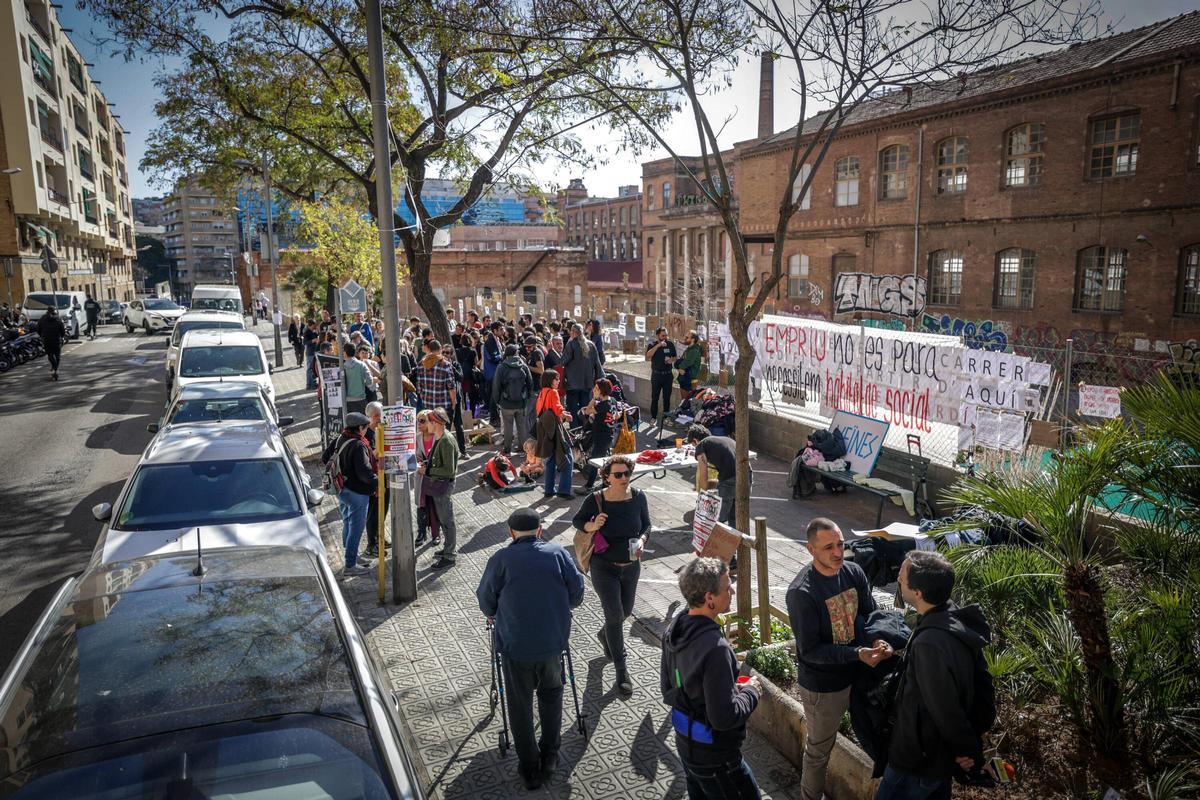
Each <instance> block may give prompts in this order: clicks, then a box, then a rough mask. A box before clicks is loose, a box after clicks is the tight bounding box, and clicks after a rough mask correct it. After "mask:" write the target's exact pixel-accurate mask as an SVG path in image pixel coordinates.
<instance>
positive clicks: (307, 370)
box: [304, 351, 317, 389]
mask: <svg viewBox="0 0 1200 800" xmlns="http://www.w3.org/2000/svg"><path fill="white" fill-rule="evenodd" d="M316 360H317V354H316V352H315V351H314V352H312V353H307V352H306V353H305V354H304V374H305V375H306V376H307V377H306V378H305V380H304V386H305V388H306V389H315V388H317V375H316V373H315V372H313V362H314V361H316Z"/></svg>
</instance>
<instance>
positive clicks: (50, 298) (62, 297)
mask: <svg viewBox="0 0 1200 800" xmlns="http://www.w3.org/2000/svg"><path fill="white" fill-rule="evenodd" d="M55 300H57V301H58V307H59V308H70V307H71V295H69V294H58V295H55V294H50V293H48V292H45V293H37V292H35V293H33V294H27V295H25V307H26V308H31V309H34V310H35V311H40V310H42V309H46V308H49V307H50V306H52V305H54V301H55Z"/></svg>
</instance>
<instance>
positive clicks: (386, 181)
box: [366, 0, 420, 603]
mask: <svg viewBox="0 0 1200 800" xmlns="http://www.w3.org/2000/svg"><path fill="white" fill-rule="evenodd" d="M379 5H380V0H367V2H366V13H367V54H368V57H369V59H370V70H371V128H372V134H373V137H374V140H375V207H376V208H377V209H379V211H378V214H377V220H376V221H377V224H378V226H379V256H380V268H381V271H382V273H383V276H382V277H383V335H384V342H385V350H384V351H385V352H386V354H387V356H388V358H387V363H386V365H385V367H386V369H387V388H388V394H389V395H390V397H388V402H389V403H391V404H393V405H400V403H402V402H403V401H404V389H403V387H404V375H403V373H402V372H401V369H400V358H399V354H400V314H399V309H398V305H399V302H398V293H397V288H398V285H399V284H398V281H397V277H396V230H395V221H394V219H395V211H394V209H395V207H396V206H395V203H393V201H392V158H391V139H390V136H389V129H388V115H387V114H388V112H387V108H388V106H387V80H386V76H385V73H384V60H383V17H382V14H381V12H380V7H379ZM417 233H418V235H420V231H418V232H417ZM398 477H399V478H400V481H399V486H398V487H397V488H398V489H399V491H398V492H396V495H397V497H396V502H395V503H393V504H392V601H393V602H396V603H400V602H405V601H410V600H415V599H416V597H417V554H416V550H415V549H414V547H413V532H412V520H411V514H410V511H411V503H412V498H411V496H410V493H411V492H410V487H411V485H412V481H410V480H409V476H408V475H407V474H405V475H401V476H398Z"/></svg>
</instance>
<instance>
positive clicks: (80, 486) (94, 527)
mask: <svg viewBox="0 0 1200 800" xmlns="http://www.w3.org/2000/svg"><path fill="white" fill-rule="evenodd" d="M166 345H167V339H166V337H165V336H163V335H157V336H153V337H147V336H146V335H145V334H142V333H136V334H132V335H130V334H126V333H125V332H124V330H123V329H122V328H120V326H117V325H105V326H103V327H102V328H101V331H100V336H99V337H98V338H97V339H96V341H94V342H89V341H86V340H85V341H83V342H81V343H75V344H68V345H67V346H66V347H65V349H64V351H63V358H62V366H61V367H60V370H59V381H58V382H57V383H52V382H51V381H50V380H49V368H48V366H47V363H46V360H45V359H44V358H42V359H38V360H36V361H31V362H29V363H28V364H24V365H22V366H19V367H16V368H15V369H12V370H10V371H8V372H7V373H4V374H3V375H0V459H2V461H0V671H2V670H3V669H5V668H7V666H8V664H9V662H10V661H11V660H12V658H13V656H14V655H16V652H17V650H19V649H20V647H21V644H22V642H24V640H25V637H26V635H27V634H28V633H29V630H30V628H31V627H32V626H33V624H34V623H35V622H36V621H37V618H38V616H39V615H40V614H41V612H42V611H43V610H44V609H45V607H46V605H47V603H48V602H49V601H50V599H51V597H52V596H53V594H54V592H55V590H56V589H57V587H58V586H60V585H61V584H62V581H63V580H65V579H66V578H68V577H70V576H72V575H76V574H78V573H79V572H81V571H82V569H83V567H84V566H85V565H86V564H87V561H88V558H89V557H90V555H91V552H92V547H93V546H94V545H95V543H96V537H97V536H98V535H99V533H100V523H98V522H96V520H95V519H93V518H92V514H91V508H92V506H93V505H95V504H96V503H100V502H106V501H107V502H111V501H113V500H114V499H115V498H116V495H117V493H118V492H119V491H120V489H121V486H122V484H123V483H124V482H125V479H126V478H127V477H128V476H129V474H130V472H132V470H133V467H134V465H136V463H137V460H138V457H139V456H140V455H141V453H142V451H143V450H144V449H145V447H146V445H147V443H149V441H150V434H149V433H147V431H146V425H147V423H149V422H152V421H156V420H157V419H158V417H159V415H160V414H161V412H162V408H163V404H164V403H165V402H166V389H165V386H164V384H163V356H164V354H165V350H166Z"/></svg>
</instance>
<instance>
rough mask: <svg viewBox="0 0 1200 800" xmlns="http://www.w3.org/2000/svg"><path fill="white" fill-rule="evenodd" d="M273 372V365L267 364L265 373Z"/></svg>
mask: <svg viewBox="0 0 1200 800" xmlns="http://www.w3.org/2000/svg"><path fill="white" fill-rule="evenodd" d="M274 372H275V367H274V366H273V365H271V364H267V374H268V375H271V374H273V373H274Z"/></svg>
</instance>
